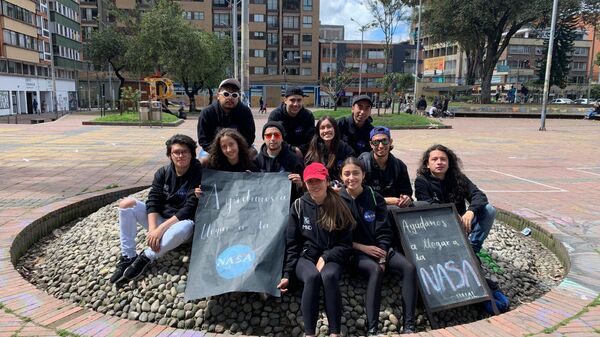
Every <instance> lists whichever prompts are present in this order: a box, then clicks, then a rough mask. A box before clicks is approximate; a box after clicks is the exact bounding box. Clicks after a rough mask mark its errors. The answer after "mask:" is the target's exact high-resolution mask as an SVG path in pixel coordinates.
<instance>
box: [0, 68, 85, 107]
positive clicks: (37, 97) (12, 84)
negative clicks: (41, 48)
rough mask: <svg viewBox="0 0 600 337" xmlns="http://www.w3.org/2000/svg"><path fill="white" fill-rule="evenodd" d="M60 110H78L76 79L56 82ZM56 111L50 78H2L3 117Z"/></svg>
mask: <svg viewBox="0 0 600 337" xmlns="http://www.w3.org/2000/svg"><path fill="white" fill-rule="evenodd" d="M56 88H57V90H56V108H57V109H58V111H69V110H76V109H77V92H76V90H77V89H76V86H75V81H74V80H63V79H60V80H59V79H57V80H56ZM50 111H54V109H53V108H52V80H51V79H49V78H36V77H21V76H10V75H0V116H4V115H14V114H33V113H44V112H50Z"/></svg>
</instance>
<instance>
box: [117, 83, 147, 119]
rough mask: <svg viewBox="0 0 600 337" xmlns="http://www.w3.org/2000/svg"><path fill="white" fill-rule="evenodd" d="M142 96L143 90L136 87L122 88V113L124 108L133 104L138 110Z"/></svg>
mask: <svg viewBox="0 0 600 337" xmlns="http://www.w3.org/2000/svg"><path fill="white" fill-rule="evenodd" d="M141 97H142V92H141V91H139V90H138V89H134V88H132V87H123V88H121V101H122V102H123V104H121V114H123V110H124V109H125V108H126V107H128V106H131V107H133V108H134V110H137V104H138V102H139V101H140V98H141Z"/></svg>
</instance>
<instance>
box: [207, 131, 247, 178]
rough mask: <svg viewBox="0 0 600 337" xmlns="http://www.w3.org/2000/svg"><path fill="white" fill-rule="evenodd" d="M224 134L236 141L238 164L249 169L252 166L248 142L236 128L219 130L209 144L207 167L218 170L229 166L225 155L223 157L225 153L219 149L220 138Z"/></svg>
mask: <svg viewBox="0 0 600 337" xmlns="http://www.w3.org/2000/svg"><path fill="white" fill-rule="evenodd" d="M225 136H228V137H231V138H233V140H234V141H235V142H236V143H237V146H238V160H239V162H238V163H239V165H241V167H243V168H245V169H250V167H251V166H252V160H251V159H250V152H249V150H248V143H247V142H246V140H245V139H244V137H243V136H242V135H241V134H240V133H239V132H238V131H237V130H235V129H231V128H224V129H221V130H219V132H217V135H216V136H215V139H214V140H213V142H212V144H210V151H209V154H210V159H209V162H208V168H211V169H214V170H220V169H222V168H224V167H227V166H231V164H229V161H228V160H227V157H225V154H224V153H223V151H221V138H223V137H225Z"/></svg>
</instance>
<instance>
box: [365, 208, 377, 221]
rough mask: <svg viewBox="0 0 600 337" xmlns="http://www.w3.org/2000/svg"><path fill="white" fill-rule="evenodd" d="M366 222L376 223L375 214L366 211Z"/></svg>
mask: <svg viewBox="0 0 600 337" xmlns="http://www.w3.org/2000/svg"><path fill="white" fill-rule="evenodd" d="M364 218H365V221H367V222H373V221H375V212H373V211H366V212H365V215H364Z"/></svg>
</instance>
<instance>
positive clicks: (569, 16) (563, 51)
mask: <svg viewBox="0 0 600 337" xmlns="http://www.w3.org/2000/svg"><path fill="white" fill-rule="evenodd" d="M577 15H578V13H576V12H561V13H560V14H559V19H558V21H557V23H556V32H555V36H554V46H553V50H552V65H551V68H550V86H552V85H556V86H558V87H559V88H561V89H564V88H566V86H567V84H568V83H569V77H568V76H569V64H570V63H571V55H572V52H573V46H574V41H575V35H576V30H577V29H578V27H577V25H578V22H577V20H578V19H577ZM548 41H549V39H546V40H545V41H544V52H543V53H542V55H547V54H548V47H549V46H548V44H549V43H548ZM540 61H541V62H540V63H541V66H540V67H539V68H538V77H539V78H538V81H539V82H540V83H544V80H545V76H546V61H547V59H546V57H542V59H541V60H540Z"/></svg>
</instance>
